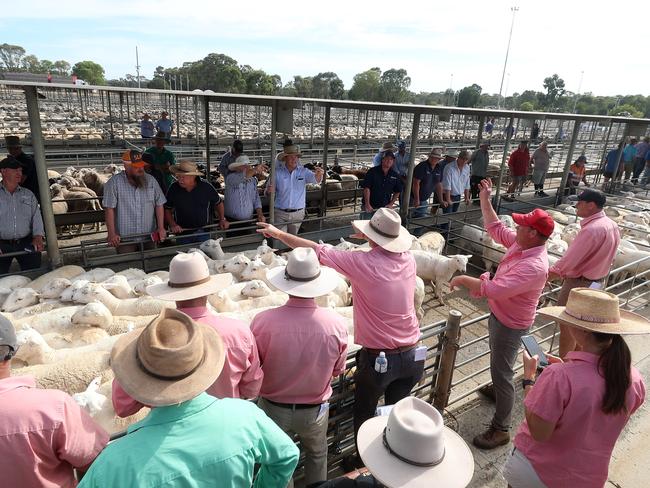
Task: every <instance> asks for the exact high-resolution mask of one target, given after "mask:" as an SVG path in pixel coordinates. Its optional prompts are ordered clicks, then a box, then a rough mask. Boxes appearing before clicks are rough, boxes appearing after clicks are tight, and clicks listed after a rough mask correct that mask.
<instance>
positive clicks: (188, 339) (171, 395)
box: [111, 308, 226, 407]
mask: <svg viewBox="0 0 650 488" xmlns="http://www.w3.org/2000/svg"><path fill="white" fill-rule="evenodd" d="M225 357H226V353H225V347H224V344H223V340H222V339H221V337H220V336H219V334H217V332H216V331H215V330H214V329H213V328H212V327H210V326H208V325H204V324H199V323H197V322H194V321H193V320H192V319H191V318H190V317H189V316H188V315H186V314H184V313H183V312H180V311H178V310H174V309H171V308H165V309H163V310H162V312H161V313H160V315H159V316H158V317H156V318H155V319H154V320H153V321H151V322H150V323H149V324H148V325H147V326H146V327H145V328H143V329H137V330H134V331H132V332H129V333H127V334H125V335H124V336H123V337H121V338H120V339H119V340H118V341H117V342H116V343H115V345H114V346H113V350H112V351H111V368H112V369H113V372H114V373H115V378H116V379H117V381H118V382H119V384H120V386H121V387H122V388H123V389H124V391H125V392H126V393H127V394H128V395H129V396H131V397H132V398H134V399H135V400H137V401H138V402H140V403H143V404H144V405H147V406H151V407H162V406H166V405H175V404H178V403H181V402H184V401H187V400H190V399H192V398H194V397H195V396H197V395H198V394H200V393H202V392H204V391H205V390H206V389H207V388H208V387H210V386H211V385H212V384H213V383H214V382H215V381H216V379H217V378H218V377H219V374H220V373H221V370H222V368H223V363H224V361H225Z"/></svg>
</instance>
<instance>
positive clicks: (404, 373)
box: [257, 208, 426, 433]
mask: <svg viewBox="0 0 650 488" xmlns="http://www.w3.org/2000/svg"><path fill="white" fill-rule="evenodd" d="M257 225H258V226H259V227H261V228H260V229H258V232H260V233H262V234H264V235H265V236H267V237H272V238H274V239H279V240H281V241H282V242H284V243H285V244H286V245H287V246H289V247H292V248H296V247H309V248H311V249H313V250H314V251H316V254H317V255H318V260H319V261H320V263H321V265H324V266H329V267H331V268H334V269H335V270H336V271H338V272H339V273H341V274H343V275H345V276H346V277H347V278H348V279H349V280H350V283H351V284H352V301H353V303H354V319H353V320H354V331H355V332H354V342H355V343H357V344H359V345H360V346H361V347H362V349H361V350H359V351H358V352H357V355H356V364H357V368H356V371H355V373H354V379H355V390H354V430H355V433H356V432H357V431H358V429H359V427H360V426H361V424H362V423H363V422H365V421H366V420H367V419H369V418H371V417H372V416H373V415H374V413H375V410H376V408H377V403H378V402H379V399H380V397H381V396H382V395H385V400H386V404H392V403H397V402H398V401H399V400H401V399H402V398H404V397H406V396H408V395H409V394H410V392H411V389H412V388H413V386H415V384H416V383H417V382H418V381H419V380H420V378H421V377H422V373H423V372H424V358H425V356H426V348H425V347H424V348H422V347H418V341H419V339H420V325H419V323H418V319H417V316H416V314H415V305H414V302H413V296H414V294H415V259H414V258H413V255H412V254H411V253H410V252H409V249H410V248H411V242H412V239H411V234H409V232H408V230H406V229H405V228H404V227H402V225H401V219H400V216H399V214H398V213H397V212H395V210H393V209H389V208H380V209H379V210H377V211H376V212H375V214H374V215H373V217H372V218H371V219H370V220H355V221H353V222H352V227H353V228H354V229H355V230H356V232H357V233H356V234H354V235H353V236H352V237H354V238H357V239H365V240H367V241H368V243H369V244H370V247H371V250H370V251H369V252H354V251H341V250H338V249H334V248H333V247H332V246H327V245H321V244H316V243H315V242H313V241H310V240H307V239H303V238H301V237H297V236H292V235H290V234H287V233H286V232H282V231H280V230H278V229H276V228H275V227H273V226H271V225H269V224H257ZM387 297H389V298H390V299H387ZM381 353H384V354H385V356H386V359H387V362H388V367H387V370H385V371H384V372H379V371H381V368H379V371H377V370H375V366H376V364H375V363H376V360H377V358H378V357H379V356H380V354H381Z"/></svg>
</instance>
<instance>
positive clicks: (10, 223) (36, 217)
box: [0, 184, 45, 240]
mask: <svg viewBox="0 0 650 488" xmlns="http://www.w3.org/2000/svg"><path fill="white" fill-rule="evenodd" d="M0 222H1V223H2V224H1V225H0V239H1V240H14V239H22V238H23V237H28V236H30V235H31V236H44V235H45V230H44V229H43V218H42V217H41V209H40V207H39V206H38V201H37V200H36V197H35V196H34V194H33V193H32V192H31V191H29V190H28V189H27V188H23V187H22V186H18V187H17V188H16V190H15V191H14V192H13V193H9V192H8V191H7V189H6V188H5V186H4V185H3V184H0Z"/></svg>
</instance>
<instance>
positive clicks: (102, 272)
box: [70, 268, 115, 283]
mask: <svg viewBox="0 0 650 488" xmlns="http://www.w3.org/2000/svg"><path fill="white" fill-rule="evenodd" d="M114 274H115V271H113V270H112V269H108V268H93V269H91V270H90V271H86V272H85V273H82V274H80V275H78V276H75V277H74V278H73V279H72V280H70V281H72V282H73V283H74V282H75V281H79V280H88V281H92V282H94V283H101V282H102V281H105V280H107V279H109V278H110V277H111V276H113V275H114Z"/></svg>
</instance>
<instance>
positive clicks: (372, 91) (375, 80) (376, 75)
mask: <svg viewBox="0 0 650 488" xmlns="http://www.w3.org/2000/svg"><path fill="white" fill-rule="evenodd" d="M380 78H381V70H380V69H379V68H370V69H369V70H367V71H364V72H362V73H358V74H356V75H354V83H353V84H352V88H350V91H349V92H348V97H349V98H350V100H365V101H368V102H376V101H378V100H379V96H380V95H379V84H380Z"/></svg>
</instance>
